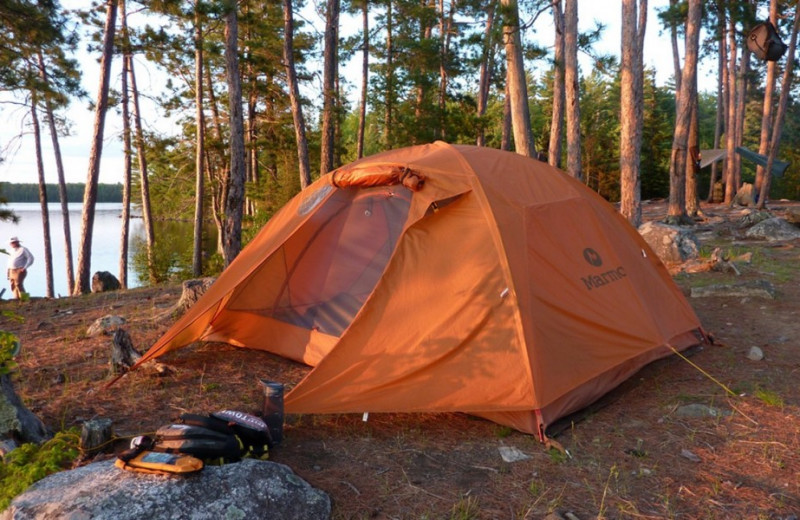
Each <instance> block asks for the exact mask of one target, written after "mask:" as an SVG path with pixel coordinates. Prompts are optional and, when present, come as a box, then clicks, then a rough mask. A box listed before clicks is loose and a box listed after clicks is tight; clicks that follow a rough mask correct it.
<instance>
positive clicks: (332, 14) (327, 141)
mask: <svg viewBox="0 0 800 520" xmlns="http://www.w3.org/2000/svg"><path fill="white" fill-rule="evenodd" d="M338 34H339V0H327V7H326V8H325V51H324V58H323V60H324V64H323V68H322V136H321V143H320V148H321V152H320V168H319V173H320V175H325V174H326V173H328V172H329V171H331V170H333V149H334V138H335V135H336V133H335V128H336V88H335V80H336V76H337V70H336V63H337V59H336V56H337V53H338V48H339V46H338Z"/></svg>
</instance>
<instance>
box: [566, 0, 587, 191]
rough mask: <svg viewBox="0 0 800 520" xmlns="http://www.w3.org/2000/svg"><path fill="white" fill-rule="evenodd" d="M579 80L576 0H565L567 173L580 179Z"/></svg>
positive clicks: (581, 178)
mask: <svg viewBox="0 0 800 520" xmlns="http://www.w3.org/2000/svg"><path fill="white" fill-rule="evenodd" d="M579 82H580V78H579V76H578V0H566V2H565V6H564V84H565V87H566V103H567V173H569V174H570V175H571V176H572V177H574V178H575V179H578V180H580V181H582V180H583V173H582V171H581V108H580V85H579Z"/></svg>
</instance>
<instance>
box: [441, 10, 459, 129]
mask: <svg viewBox="0 0 800 520" xmlns="http://www.w3.org/2000/svg"><path fill="white" fill-rule="evenodd" d="M455 10H456V0H451V2H450V11H449V12H448V14H447V15H445V12H444V0H439V16H440V18H439V38H440V41H439V138H440V139H447V86H448V81H449V78H448V71H447V65H448V60H449V56H450V36H451V34H452V27H453V17H454V16H455Z"/></svg>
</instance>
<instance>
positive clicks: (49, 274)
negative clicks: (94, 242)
mask: <svg viewBox="0 0 800 520" xmlns="http://www.w3.org/2000/svg"><path fill="white" fill-rule="evenodd" d="M38 103H39V99H38V95H37V92H36V90H35V89H31V121H32V123H33V140H34V143H35V147H36V171H37V173H38V174H39V205H40V207H41V210H42V231H43V237H44V274H45V283H46V296H47V297H48V298H53V297H54V295H55V293H54V291H53V246H52V243H51V241H50V210H49V208H48V207H47V183H46V182H45V179H44V162H43V160H42V132H41V128H40V126H39V114H38V111H37V110H36V105H37V104H38Z"/></svg>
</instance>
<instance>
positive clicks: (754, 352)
mask: <svg viewBox="0 0 800 520" xmlns="http://www.w3.org/2000/svg"><path fill="white" fill-rule="evenodd" d="M747 359H750V360H752V361H761V360H762V359H764V351H763V350H761V349H760V348H758V347H750V351H749V352H748V353H747Z"/></svg>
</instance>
